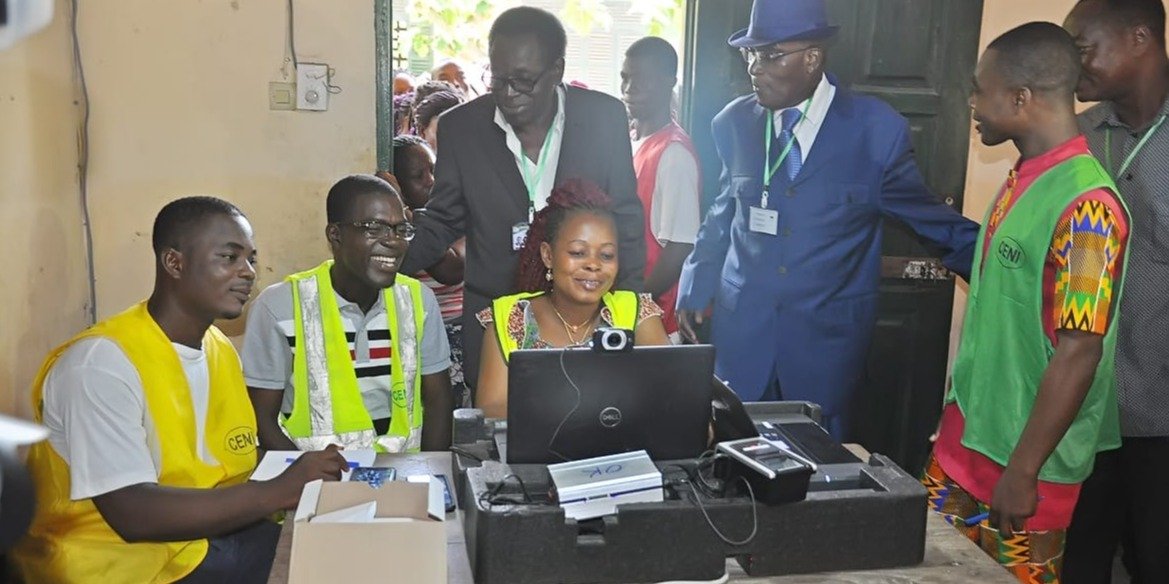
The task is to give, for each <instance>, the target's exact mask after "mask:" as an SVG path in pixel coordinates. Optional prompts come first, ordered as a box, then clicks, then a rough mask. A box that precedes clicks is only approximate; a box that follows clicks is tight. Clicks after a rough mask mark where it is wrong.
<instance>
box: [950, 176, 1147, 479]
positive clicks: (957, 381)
mask: <svg viewBox="0 0 1169 584" xmlns="http://www.w3.org/2000/svg"><path fill="white" fill-rule="evenodd" d="M1101 188H1104V189H1109V190H1111V191H1112V192H1114V193H1115V192H1117V191H1116V186H1115V185H1114V184H1113V182H1112V179H1111V178H1109V176H1108V174H1107V173H1106V172H1105V171H1104V169H1103V168H1102V167H1101V166H1100V164H1099V163H1098V162H1097V161H1096V159H1095V158H1092V157H1091V156H1087V155H1080V156H1075V157H1072V158H1071V159H1069V160H1066V161H1064V162H1062V163H1060V164H1058V165H1056V166H1054V167H1052V168H1051V169H1049V170H1047V171H1046V172H1044V173H1043V174H1042V175H1041V176H1040V177H1039V178H1038V179H1036V181H1035V182H1034V183H1033V184H1032V185H1031V186H1030V187H1029V188H1028V189H1027V190H1026V192H1025V193H1022V194H1021V195H1020V197H1019V199H1018V201H1017V202H1016V203H1015V204H1014V206H1013V207H1012V208H1011V210H1010V212H1008V213H1007V216H1006V217H1004V218H1003V220H1002V223H1001V224H1000V225H999V228H998V229H997V230H996V231H995V234H994V236H993V238H992V239H991V241H990V245H989V246H986V257H985V258H984V257H983V245H982V244H983V242H984V241H985V238H986V221H984V222H983V227H982V232H981V233H980V234H979V238H978V248H977V250H976V252H975V257H974V270H973V273H974V275H973V277H972V281H971V282H970V295H969V298H968V300H967V305H966V321H965V324H964V326H963V329H962V337H961V344H960V345H959V350H958V356H957V358H956V359H955V361H954V373H953V391H952V393H951V396H950V398H951V399H952V400H956V401H957V402H958V406H959V407H960V408H961V410H962V414H963V416H964V417H965V419H966V429H965V432H964V433H963V434H962V444H963V445H964V446H966V447H967V448H970V449H973V450H975V451H977V452H981V453H982V454H985V455H986V456H987V457H989V458H990V459H991V460H994V461H995V462H997V463H999V464H1001V465H1004V466H1005V465H1006V463H1007V461H1008V459H1009V458H1010V456H1011V453H1012V452H1013V451H1014V449H1015V445H1016V444H1017V443H1018V441H1019V437H1020V436H1021V435H1022V433H1023V428H1024V426H1025V425H1026V424H1027V420H1028V418H1029V417H1030V415H1031V408H1032V407H1033V406H1034V404H1035V398H1036V396H1037V395H1038V392H1039V383H1040V379H1041V378H1042V377H1043V372H1044V371H1045V370H1046V368H1047V365H1048V363H1049V362H1050V361H1051V357H1052V356H1053V355H1054V354H1055V347H1054V346H1053V345H1052V344H1051V342H1050V340H1049V339H1048V338H1047V335H1045V334H1044V332H1043V318H1042V311H1043V268H1044V263H1045V261H1046V258H1047V253H1048V249H1049V248H1050V246H1051V238H1052V236H1053V234H1054V233H1055V228H1056V223H1057V221H1058V220H1059V217H1060V215H1062V214H1063V211H1064V209H1066V208H1067V206H1068V205H1070V204H1071V203H1072V202H1073V201H1074V200H1075V199H1076V198H1077V197H1079V196H1080V195H1082V194H1084V193H1086V192H1088V191H1091V190H1095V189H1101ZM1121 205H1123V202H1122V203H1121ZM1125 213H1126V214H1127V209H1126V210H1125ZM987 216H988V217H989V212H988V214H987ZM1126 259H1127V250H1126V258H1122V261H1125V260H1126ZM1112 295H1113V298H1112V310H1113V315H1112V318H1111V320H1110V323H1109V327H1108V332H1107V334H1106V335H1105V336H1104V351H1103V353H1102V355H1101V358H1100V363H1099V365H1097V367H1096V375H1095V378H1094V380H1093V382H1092V387H1091V389H1090V390H1089V392H1088V395H1087V397H1086V398H1085V399H1084V403H1083V405H1082V406H1081V407H1080V411H1079V413H1078V414H1077V415H1076V418H1075V420H1074V421H1073V422H1072V425H1071V427H1070V428H1068V431H1067V433H1066V434H1064V437H1063V439H1062V440H1061V441H1060V442H1059V444H1058V445H1057V446H1056V448H1055V451H1054V452H1053V453H1052V454H1051V456H1050V457H1049V458H1048V459H1047V462H1046V463H1045V464H1044V465H1043V468H1042V469H1041V470H1040V473H1039V478H1040V479H1041V480H1044V481H1050V482H1057V483H1078V482H1081V481H1083V480H1084V479H1085V478H1087V476H1088V474H1089V473H1090V472H1091V470H1092V463H1093V460H1094V459H1095V455H1096V453H1097V452H1099V451H1102V450H1108V449H1111V448H1116V447H1117V446H1119V445H1120V427H1119V418H1118V411H1117V405H1116V377H1115V374H1114V369H1113V362H1114V357H1115V353H1116V328H1117V327H1116V319H1117V318H1119V313H1120V309H1119V307H1120V295H1121V283H1120V282H1116V283H1115V284H1114V290H1112Z"/></svg>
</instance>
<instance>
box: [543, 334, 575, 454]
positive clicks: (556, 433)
mask: <svg viewBox="0 0 1169 584" xmlns="http://www.w3.org/2000/svg"><path fill="white" fill-rule="evenodd" d="M567 352H568V347H565V348H563V349H560V371H561V373H563V374H564V378H565V379H567V380H568V384H569V385H571V386H572V389H574V390H576V404H575V405H573V406H572V409H571V410H568V413H567V414H565V415H564V419H562V420H560V423H559V424H557V425H556V431H554V432H552V437H551V438H549V439H548V452H549V453H551V454H555V455H556V456H558V457H560V460H563V461H564V462H568V457H567V456H564V455H563V454H560V453H559V452H557V451H556V450H554V449H553V448H552V445H553V444H555V443H556V437H557V436H559V435H560V430H561V429H562V428H564V424H565V423H566V422H568V419H569V418H571V417H572V415H573V414H575V413H576V410H578V409H580V404H581V402H582V401H583V400H584V396H583V395H581V391H580V387H578V386H577V385H576V382H575V381H573V380H572V376H571V375H569V374H568V368H567V367H565V365H564V355H565V353H567Z"/></svg>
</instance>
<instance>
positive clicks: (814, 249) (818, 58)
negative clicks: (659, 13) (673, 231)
mask: <svg viewBox="0 0 1169 584" xmlns="http://www.w3.org/2000/svg"><path fill="white" fill-rule="evenodd" d="M837 28H838V27H835V26H829V25H828V23H827V15H826V11H825V9H824V2H823V0H755V3H754V5H753V6H752V9H751V23H750V26H749V28H747V29H745V30H742V31H739V32H737V33H735V34H734V35H732V36H731V38H730V40H729V43H730V44H731V46H733V47H738V48H739V49H740V51H742V53H743V57H744V59H745V60H746V61H747V64H748V67H747V71H748V73H749V74H750V75H751V83H752V86H753V88H754V93H753V94H751V95H746V96H743V97H740V98H738V99H736V100H734V101H732V102H731V103H730V104H729V105H727V106H726V108H724V109H723V111H722V112H720V113H719V114H718V115H717V116H716V117H715V118H714V122H713V123H712V132H713V134H714V141H715V146H716V148H717V150H718V154H719V157H720V158H721V160H722V165H723V168H722V175H721V177H720V179H719V180H720V185H721V192H720V193H719V195H718V198H717V199H715V202H714V204H713V205H712V206H711V208H710V210H709V212H708V213H707V215H706V219H705V220H704V222H703V225H702V228H701V230H700V231H699V234H698V240H697V242H696V243H695V246H694V251H693V253H691V255H690V257H689V258H688V259H687V260H686V264H685V266H684V267H683V270H682V277H681V282H680V286H679V294H678V322H679V327H680V328H681V330H682V332H683V334H684V335H685V336H687V337H689V338H690V339H691V340H694V337H695V335H694V332H693V331H694V324H695V323H698V324H701V322H702V320H703V316H702V315H703V312H704V311H705V309H706V308H707V307H708V306H710V305H711V304H712V303H713V304H714V315H713V319H714V320H713V323H712V335H713V342H714V345H715V346H716V347H717V349H718V355H717V360H716V366H715V370H716V373H717V374H718V376H719V377H721V378H722V379H724V380H726V381H727V382H728V383H729V384H730V386H731V388H732V389H734V390H735V392H736V393H738V394H739V396H740V397H741V398H742V399H743V400H744V401H761V400H775V399H780V398H781V397H782V399H788V400H808V401H812V402H815V403H818V404H820V405H821V406H822V407H823V413H824V416H825V417H824V420H825V426H826V427H827V428H828V430H829V431H830V432H831V433H832V434H833V435H834V436H836V437H837V438H843V432H844V430H845V429H846V428H847V427H848V416H849V413H850V412H848V411H847V404H848V403H849V401H850V397H851V395H852V394H853V393H854V392H855V391H856V390H857V389H858V386H859V385H860V381H861V377H862V375H863V372H864V362H865V356H866V354H867V352H868V349H869V343H870V341H871V339H872V334H873V327H874V325H875V324H876V311H877V285H878V283H879V281H880V265H881V224H882V218H883V217H886V216H888V217H892V218H896V219H899V220H901V221H902V222H904V223H905V224H907V225H908V226H909V227H910V228H912V229H913V230H914V231H915V232H916V233H917V234H918V236H919V237H921V238H922V239H924V240H926V241H928V242H931V243H933V244H935V245H937V246H939V247H941V248H942V249H944V250H945V251H946V254H945V256H944V257H943V262H944V264H945V265H946V266H947V267H948V268H950V269H951V270H953V271H954V272H957V273H958V274H960V275H961V276H963V277H967V276H968V275H969V273H970V264H971V262H972V260H973V254H974V243H975V240H976V239H977V236H978V225H977V224H975V223H973V222H971V221H969V220H967V219H965V218H963V217H962V216H961V215H960V214H959V213H957V212H955V211H954V210H953V209H951V208H949V207H947V206H946V205H944V204H942V203H941V202H940V201H938V200H937V199H935V198H934V197H933V195H932V194H931V193H930V192H929V189H928V188H927V187H926V186H925V184H924V183H923V181H922V178H921V173H920V172H918V169H917V164H916V163H915V162H914V159H913V151H912V146H911V145H910V141H909V125H908V123H907V122H906V120H905V118H903V117H902V116H901V115H899V114H898V113H897V112H896V111H894V110H893V108H891V107H889V106H888V105H887V104H885V103H884V102H882V101H880V100H879V99H876V98H873V97H866V96H860V95H855V94H852V93H850V92H848V91H847V90H846V89H845V88H843V87H838V86H837V85H836V82H835V80H834V79H833V78H832V77H831V76H828V75H825V73H824V53H825V49H824V43H825V42H826V41H827V40H828V39H830V38H831V37H832V36H833V35H835V33H836V30H837ZM939 391H940V389H939Z"/></svg>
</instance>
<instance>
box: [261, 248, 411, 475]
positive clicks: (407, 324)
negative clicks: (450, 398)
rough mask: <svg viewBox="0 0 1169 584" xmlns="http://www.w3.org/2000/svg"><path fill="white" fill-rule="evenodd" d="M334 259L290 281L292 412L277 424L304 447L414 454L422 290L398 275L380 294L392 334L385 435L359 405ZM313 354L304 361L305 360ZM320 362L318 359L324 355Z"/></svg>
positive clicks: (300, 446)
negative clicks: (332, 273)
mask: <svg viewBox="0 0 1169 584" xmlns="http://www.w3.org/2000/svg"><path fill="white" fill-rule="evenodd" d="M332 266H333V260H329V261H326V262H325V263H323V264H321V265H319V266H317V267H316V268H313V269H311V270H308V271H305V272H300V273H299V274H293V275H291V276H289V277H288V282H289V283H291V284H292V309H293V319H294V324H295V327H296V349H295V353H294V356H293V359H292V388H293V392H294V393H293V396H294V400H293V402H292V413H291V414H289V415H288V416H287V417H286V418H284V419H283V420H281V423H282V424H283V425H284V430H285V431H286V432H287V433H288V437H289V438H291V439H292V441H293V442H294V443H296V446H297V447H298V448H300V449H301V450H321V449H323V448H324V447H326V446H328V445H329V444H339V445H341V446H345V447H348V448H374V449H376V450H378V451H381V452H418V451H419V450H421V447H422V400H421V399H419V397H418V388H419V387H420V386H421V385H422V376H421V373H420V368H419V367H420V364H421V363H420V362H421V359H422V353H421V351H422V328H423V326H422V322H423V317H424V314H423V310H422V285H421V284H420V283H419V282H418V280H415V279H414V278H410V277H407V276H403V275H402V274H398V276H397V278H396V279H395V281H394V285H393V286H390V287H389V288H386V289H385V290H383V291H382V294H383V301H384V304H385V307H386V319H387V320H388V321H389V331H390V347H391V348H390V351H391V353H390V398H391V404H392V405H391V410H390V427H389V430H388V431H387V432H386V433H385V434H384V435H382V436H378V435H377V434H376V432H375V431H374V429H373V420H372V419H371V418H370V416H369V412H368V411H366V409H365V403H364V402H362V400H361V390H360V389H359V388H358V386H357V373H356V372H355V371H354V369H353V359H352V357H350V355H349V342H348V340H347V339H346V338H345V327H344V325H343V324H342V323H341V310H340V308H338V306H337V296H336V294H334V292H333V284H332V281H331V279H330V277H329V269H330V268H331V267H332ZM310 354H311V355H314V356H316V357H315V358H313V359H309V357H308V355H310ZM322 357H323V358H322Z"/></svg>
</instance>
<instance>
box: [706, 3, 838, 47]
mask: <svg viewBox="0 0 1169 584" xmlns="http://www.w3.org/2000/svg"><path fill="white" fill-rule="evenodd" d="M839 28H840V27H839V26H829V25H828V11H827V10H826V9H825V8H824V0H755V2H754V3H753V4H751V24H750V26H748V27H747V28H744V29H743V30H740V31H739V32H736V33H735V34H733V35H731V38H729V39H727V43H729V44H730V45H731V46H732V47H740V48H743V47H747V48H750V47H762V46H766V45H773V44H775V43H782V42H784V41H796V40H805V39H823V38H828V37H831V36H832V35H834V34H836V30H837V29H839Z"/></svg>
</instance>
